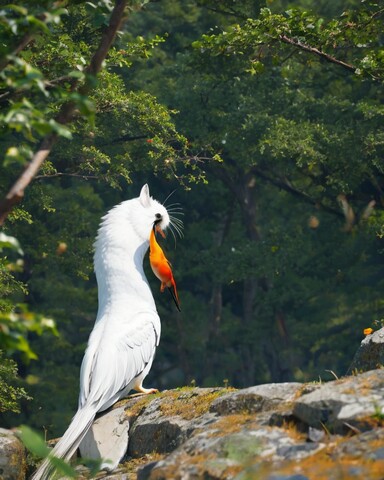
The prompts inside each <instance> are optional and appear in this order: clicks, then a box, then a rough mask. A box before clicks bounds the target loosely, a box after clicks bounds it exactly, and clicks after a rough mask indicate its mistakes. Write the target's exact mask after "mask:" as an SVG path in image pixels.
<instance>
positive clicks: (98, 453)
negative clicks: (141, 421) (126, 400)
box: [79, 405, 129, 470]
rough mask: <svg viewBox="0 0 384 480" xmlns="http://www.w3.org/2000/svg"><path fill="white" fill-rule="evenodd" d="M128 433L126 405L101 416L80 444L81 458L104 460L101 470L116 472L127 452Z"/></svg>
mask: <svg viewBox="0 0 384 480" xmlns="http://www.w3.org/2000/svg"><path fill="white" fill-rule="evenodd" d="M128 431H129V416H128V415H127V414H126V412H125V406H124V405H120V406H118V407H117V408H112V409H111V410H108V411H107V412H103V413H101V414H99V415H98V416H97V418H96V420H95V421H94V422H93V425H92V427H91V428H90V429H89V431H88V432H87V434H86V436H85V437H84V439H83V441H82V442H81V444H80V447H79V449H80V453H81V457H82V458H87V459H92V460H102V463H101V469H103V470H114V469H115V468H116V467H117V465H118V464H119V462H120V461H121V459H122V458H123V457H124V455H125V453H126V451H127V448H128Z"/></svg>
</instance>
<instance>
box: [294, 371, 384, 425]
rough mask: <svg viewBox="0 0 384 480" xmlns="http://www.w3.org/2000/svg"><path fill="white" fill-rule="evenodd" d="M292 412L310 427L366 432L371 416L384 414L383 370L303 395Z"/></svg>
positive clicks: (327, 384)
mask: <svg viewBox="0 0 384 480" xmlns="http://www.w3.org/2000/svg"><path fill="white" fill-rule="evenodd" d="M293 411H294V415H295V416H296V417H297V418H299V419H300V420H301V421H303V422H305V423H306V424H307V425H310V426H311V427H315V428H322V427H323V426H326V428H327V429H328V430H330V431H331V432H338V433H343V432H345V431H346V430H349V431H351V430H352V431H353V430H354V429H367V428H369V423H370V420H371V419H370V417H371V416H374V415H382V414H384V369H380V370H372V371H369V372H366V373H363V374H361V375H359V376H356V377H347V378H345V379H343V380H337V381H334V382H329V383H325V384H324V385H321V386H320V387H319V388H318V389H316V390H315V391H313V392H311V393H309V394H307V395H303V396H301V397H300V398H299V399H298V400H297V401H296V402H295V406H294V409H293Z"/></svg>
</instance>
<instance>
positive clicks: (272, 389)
mask: <svg viewBox="0 0 384 480" xmlns="http://www.w3.org/2000/svg"><path fill="white" fill-rule="evenodd" d="M302 388H303V385H302V384H301V383H270V384H265V385H257V386H255V387H250V388H244V389H242V390H239V391H238V392H235V393H233V392H232V393H228V394H227V395H224V396H222V397H219V398H218V399H217V400H215V401H214V402H213V403H212V405H211V408H210V411H211V412H216V413H219V414H220V415H226V414H232V413H236V412H247V413H256V412H261V411H267V410H271V409H273V408H278V407H279V406H281V405H282V404H284V403H288V402H292V401H293V399H294V398H295V396H296V395H297V394H298V393H299V391H300V390H301V389H302Z"/></svg>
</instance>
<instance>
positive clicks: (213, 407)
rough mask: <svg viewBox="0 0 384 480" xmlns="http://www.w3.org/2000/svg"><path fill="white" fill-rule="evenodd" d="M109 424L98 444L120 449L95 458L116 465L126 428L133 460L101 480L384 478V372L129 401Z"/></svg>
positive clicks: (116, 410)
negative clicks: (119, 431)
mask: <svg viewBox="0 0 384 480" xmlns="http://www.w3.org/2000/svg"><path fill="white" fill-rule="evenodd" d="M103 421H105V422H106V425H105V427H103V428H105V429H106V430H103V428H101V430H100V432H103V433H102V437H103V439H102V441H101V443H102V444H103V445H107V444H108V441H107V440H106V438H105V437H108V436H109V435H111V436H112V437H113V436H115V437H118V443H117V445H118V446H117V447H116V451H114V447H111V448H112V450H113V453H112V454H100V453H98V455H99V456H100V455H101V456H110V457H111V455H115V456H114V457H113V458H114V459H115V460H114V461H115V462H116V461H118V460H117V459H118V458H120V457H121V455H123V451H124V448H123V447H126V441H127V425H128V422H129V424H130V430H129V445H128V452H127V453H128V455H129V456H130V458H128V459H127V460H126V462H125V463H124V464H120V466H119V468H118V469H117V470H115V471H114V472H113V473H110V474H107V475H105V473H100V474H99V475H98V476H97V479H98V480H101V479H103V478H105V479H106V480H107V479H108V480H170V479H172V480H206V479H210V480H227V479H230V478H231V479H235V480H251V479H259V478H260V479H263V480H309V479H313V478H326V479H327V480H342V479H344V478H348V479H351V480H353V479H356V480H359V479H361V478H367V479H369V480H383V471H384V428H383V424H384V369H379V370H371V371H368V372H365V373H362V374H358V375H353V376H349V377H346V378H343V379H340V380H334V381H330V382H328V383H324V384H320V383H309V384H300V383H281V384H266V385H258V386H254V387H250V388H246V389H242V390H233V389H225V388H181V389H176V390H169V391H165V392H162V393H160V394H156V395H144V396H136V397H130V398H128V399H126V400H123V401H121V402H119V404H118V405H117V406H116V407H115V408H114V409H112V410H111V411H110V412H107V413H106V414H105V415H103V416H101V417H100V418H99V419H98V422H103ZM120 425H122V428H123V427H124V428H123V433H122V434H121V435H119V434H118V435H116V433H115V432H114V429H115V428H117V427H118V426H120ZM93 430H94V431H96V427H94V429H93ZM93 435H94V436H95V437H96V438H97V435H98V434H95V433H93ZM114 441H116V438H115V440H114ZM120 441H121V443H119V442H120ZM95 442H96V441H95ZM124 443H125V445H124ZM92 445H93V444H92V442H91V446H90V447H89V448H90V449H91V448H94V446H95V445H93V446H92ZM83 454H84V450H83ZM88 456H89V454H88ZM0 477H1V475H0ZM0 480H2V479H0Z"/></svg>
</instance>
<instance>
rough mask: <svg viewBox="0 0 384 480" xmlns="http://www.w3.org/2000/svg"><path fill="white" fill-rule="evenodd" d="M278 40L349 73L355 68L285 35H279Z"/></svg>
mask: <svg viewBox="0 0 384 480" xmlns="http://www.w3.org/2000/svg"><path fill="white" fill-rule="evenodd" d="M279 39H280V40H281V41H282V42H283V43H287V44H288V45H293V46H294V47H296V48H299V49H300V50H304V51H305V52H309V53H312V54H315V55H318V56H319V57H321V58H323V59H324V60H327V62H331V63H335V64H336V65H339V66H341V67H343V68H345V69H347V70H348V71H350V72H355V70H356V67H354V66H353V65H350V64H349V63H346V62H343V61H342V60H338V59H337V58H335V57H333V56H332V55H329V54H328V53H325V52H322V51H321V50H319V49H318V48H316V47H311V46H310V45H307V44H305V43H302V42H300V40H296V39H295V38H290V37H287V35H280V36H279Z"/></svg>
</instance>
